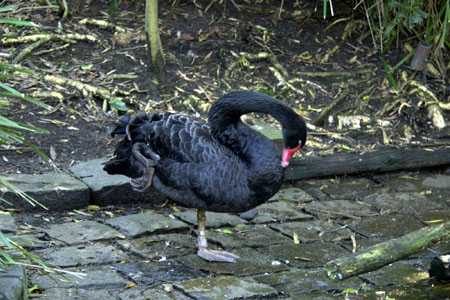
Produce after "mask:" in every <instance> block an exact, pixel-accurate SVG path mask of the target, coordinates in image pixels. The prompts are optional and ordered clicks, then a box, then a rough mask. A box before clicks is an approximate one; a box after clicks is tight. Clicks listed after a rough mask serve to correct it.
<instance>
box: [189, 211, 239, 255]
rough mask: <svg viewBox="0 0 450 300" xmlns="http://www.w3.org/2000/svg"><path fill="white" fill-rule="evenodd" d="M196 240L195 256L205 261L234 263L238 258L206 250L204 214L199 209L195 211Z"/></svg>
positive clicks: (217, 251)
mask: <svg viewBox="0 0 450 300" xmlns="http://www.w3.org/2000/svg"><path fill="white" fill-rule="evenodd" d="M197 224H198V238H197V247H198V251H197V255H198V256H199V257H201V258H203V259H204V260H207V261H216V262H226V263H234V262H236V260H237V259H238V258H239V256H237V255H234V254H233V253H230V252H226V251H220V250H211V249H208V241H207V240H206V214H205V210H204V209H201V208H199V209H198V210H197Z"/></svg>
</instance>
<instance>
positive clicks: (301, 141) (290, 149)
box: [281, 116, 307, 168]
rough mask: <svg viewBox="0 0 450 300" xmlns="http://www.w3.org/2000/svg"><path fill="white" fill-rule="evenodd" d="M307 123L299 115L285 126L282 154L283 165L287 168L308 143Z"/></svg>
mask: <svg viewBox="0 0 450 300" xmlns="http://www.w3.org/2000/svg"><path fill="white" fill-rule="evenodd" d="M306 135H307V133H306V124H305V121H304V120H303V119H302V118H301V117H300V116H298V118H296V119H295V120H290V124H289V127H287V128H283V139H284V148H283V153H282V155H281V166H283V167H284V168H286V167H287V166H289V161H290V160H291V158H292V157H293V156H294V154H295V153H297V152H299V151H300V150H301V149H302V148H303V146H304V145H305V143H306Z"/></svg>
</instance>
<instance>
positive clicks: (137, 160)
mask: <svg viewBox="0 0 450 300" xmlns="http://www.w3.org/2000/svg"><path fill="white" fill-rule="evenodd" d="M131 159H132V164H133V166H134V167H135V168H137V169H138V170H139V171H140V172H141V173H142V176H141V177H138V178H132V179H131V180H130V184H131V187H132V188H133V190H135V191H137V192H144V191H145V190H147V189H148V188H149V187H150V186H151V185H152V181H153V175H154V173H155V168H154V167H155V166H156V165H157V164H158V161H159V160H160V157H159V155H158V154H156V153H155V152H153V151H152V149H151V148H150V146H149V145H147V144H144V143H136V144H134V145H133V147H132V157H131Z"/></svg>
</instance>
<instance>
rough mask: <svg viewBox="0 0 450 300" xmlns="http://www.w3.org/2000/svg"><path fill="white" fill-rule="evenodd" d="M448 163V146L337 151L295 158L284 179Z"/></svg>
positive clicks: (292, 179) (403, 168)
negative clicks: (327, 154) (364, 151)
mask: <svg viewBox="0 0 450 300" xmlns="http://www.w3.org/2000/svg"><path fill="white" fill-rule="evenodd" d="M447 165H450V147H442V148H437V149H429V148H409V149H408V148H406V149H405V148H403V149H402V148H384V149H380V150H376V151H373V152H368V153H363V154H359V153H339V154H334V155H329V156H324V157H308V158H306V159H301V160H300V159H294V160H293V161H292V162H291V165H290V166H289V168H288V169H287V170H286V176H285V179H286V180H287V181H294V180H301V179H306V178H317V177H329V176H339V175H355V174H361V173H368V172H372V173H383V172H392V171H400V170H416V169H420V168H429V167H437V166H447Z"/></svg>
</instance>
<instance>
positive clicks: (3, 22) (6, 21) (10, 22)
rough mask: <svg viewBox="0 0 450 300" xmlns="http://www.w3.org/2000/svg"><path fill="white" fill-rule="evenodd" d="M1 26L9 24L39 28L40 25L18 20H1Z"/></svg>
mask: <svg viewBox="0 0 450 300" xmlns="http://www.w3.org/2000/svg"><path fill="white" fill-rule="evenodd" d="M0 24H9V25H15V26H28V27H39V25H38V24H36V23H34V22H31V21H23V20H18V19H7V18H0Z"/></svg>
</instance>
